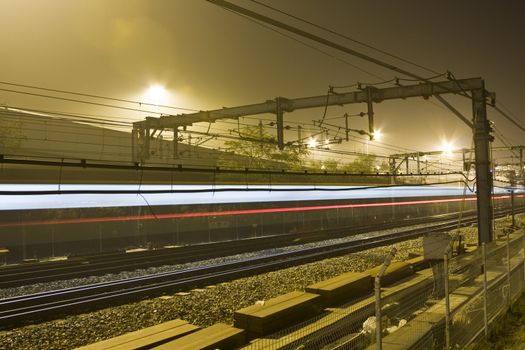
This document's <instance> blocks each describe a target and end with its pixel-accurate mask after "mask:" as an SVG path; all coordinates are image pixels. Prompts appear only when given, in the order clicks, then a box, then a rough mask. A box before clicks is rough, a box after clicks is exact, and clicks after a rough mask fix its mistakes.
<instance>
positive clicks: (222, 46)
mask: <svg viewBox="0 0 525 350" xmlns="http://www.w3.org/2000/svg"><path fill="white" fill-rule="evenodd" d="M260 1H261V2H264V3H266V4H268V5H271V6H273V7H276V8H279V9H281V10H283V11H286V12H289V13H292V14H294V15H296V16H299V17H301V18H304V19H307V20H309V21H312V22H314V23H316V24H319V25H322V26H325V27H329V28H331V29H333V30H335V31H337V32H340V33H342V34H344V35H347V36H350V37H352V38H354V39H356V40H360V41H362V42H365V43H367V44H369V45H373V46H375V47H377V48H380V49H382V50H385V51H388V52H391V53H393V54H396V55H399V56H401V57H403V58H406V59H408V60H410V61H413V62H416V63H418V64H420V65H423V66H425V67H429V68H431V69H433V70H435V71H437V72H445V71H447V70H450V71H452V72H453V73H454V74H455V76H456V77H457V78H471V77H483V78H484V79H485V80H486V87H487V89H488V90H490V91H495V92H496V93H497V98H498V100H499V101H500V102H502V103H503V104H504V106H506V107H508V108H509V109H510V111H512V112H513V113H514V115H515V116H516V117H517V118H518V119H519V120H520V121H521V123H523V124H525V117H523V114H522V113H521V109H522V102H523V94H522V90H523V87H524V86H525V74H524V73H525V68H524V67H523V62H525V45H524V41H523V34H525V22H524V21H523V15H524V13H525V2H523V1H521V0H513V1H485V0H481V1H466V0H462V1H458V0H448V1H445V0H442V1H421V0H405V1H386V0H384V1H344V0H332V1H322V0H304V1H299V0H279V1H276V0H260ZM232 2H234V3H236V4H239V5H241V6H244V7H247V8H250V9H253V10H255V11H257V12H259V13H263V14H266V15H271V16H272V17H275V18H277V19H280V20H285V21H287V22H288V23H290V24H292V25H295V26H299V27H301V28H302V29H306V30H308V31H311V32H313V33H316V34H322V35H323V36H325V37H327V38H329V39H331V40H336V41H337V42H339V43H342V44H344V45H346V46H348V47H350V48H352V49H355V50H358V51H361V52H364V53H367V54H370V55H372V56H374V57H376V58H380V59H384V60H387V61H388V62H389V63H392V64H394V65H398V66H399V67H402V68H405V69H407V70H410V71H412V72H414V73H417V74H420V75H423V76H425V77H429V76H432V75H433V74H432V73H430V72H427V71H424V70H421V69H420V68H417V67H413V66H409V65H407V64H405V63H402V62H399V61H396V60H394V59H392V58H390V57H387V56H385V55H382V54H379V53H377V52H374V51H372V50H370V49H368V48H363V47H361V46H359V45H357V44H355V43H352V42H349V41H345V40H344V39H340V38H337V37H334V36H332V35H330V34H325V33H322V32H321V31H319V30H318V29H315V28H312V27H308V26H307V25H305V24H303V23H300V22H297V21H295V20H292V19H290V18H286V17H284V16H283V15H280V14H277V13H274V12H271V11H270V10H268V9H267V8H264V7H261V6H259V5H257V4H255V3H253V2H251V1H248V0H235V1H232ZM300 40H302V41H305V42H307V39H300ZM0 43H1V44H2V49H1V54H0V80H1V81H4V82H14V83H20V84H27V85H35V86H41V87H48V88H55V89H63V90H70V91H77V92H83V93H90V94H97V95H104V96H112V97H118V98H126V99H133V100H141V99H143V92H144V90H145V89H146V88H147V87H148V86H149V85H151V84H161V85H163V86H165V87H166V88H167V89H168V90H169V92H170V96H171V97H170V99H169V100H168V101H166V103H168V104H170V105H174V106H179V107H187V108H192V109H197V110H204V109H215V108H220V107H222V106H236V105H243V104H251V103H259V102H263V101H265V100H267V99H273V98H275V97H277V96H284V97H288V98H294V97H304V96H313V95H323V94H326V92H327V88H328V86H329V85H349V84H354V83H356V82H357V81H359V82H363V83H375V82H379V81H382V80H388V79H391V78H393V77H394V76H395V75H396V74H395V73H394V72H390V71H386V70H385V69H382V68H380V67H377V66H374V65H372V64H369V63H366V62H363V61H362V60H360V59H358V58H354V57H350V56H348V55H345V54H343V53H340V52H335V51H334V50H331V49H328V48H325V47H322V46H320V45H319V44H315V43H312V42H308V44H309V45H313V46H315V47H316V48H319V49H321V50H323V51H325V53H321V52H319V51H316V50H313V49H311V48H309V47H306V46H305V45H303V44H301V43H299V42H297V41H294V40H292V39H289V38H287V37H284V36H282V35H280V34H278V33H276V32H274V31H271V30H268V29H266V28H263V27H261V26H260V25H258V24H256V23H254V22H252V21H250V20H247V19H245V18H242V17H240V16H238V15H235V14H233V13H231V12H228V11H225V10H223V9H221V8H219V7H217V6H215V5H212V4H210V3H208V2H207V1H204V0H111V1H108V0H74V1H71V0H0ZM334 56H335V57H337V58H338V59H337V58H334ZM340 60H345V61H347V62H348V63H350V64H345V63H343V62H341V61H340ZM354 66H358V67H359V69H357V68H355V67H354ZM362 70H366V71H368V72H371V73H372V74H369V73H366V72H363V71H362ZM0 87H1V88H9V87H7V86H5V85H2V86H0ZM449 101H451V102H453V103H454V105H455V106H456V107H457V108H459V109H460V110H461V111H462V112H463V113H464V114H465V115H467V116H468V117H469V118H470V117H471V110H470V102H469V101H468V100H465V99H464V98H459V97H452V98H449ZM0 103H2V104H7V105H11V106H17V107H33V108H42V109H48V110H60V111H65V110H67V111H75V112H87V113H99V114H105V115H110V116H112V117H114V118H131V119H134V120H140V119H141V118H142V117H143V116H145V115H142V114H139V115H137V114H133V113H131V112H126V111H120V110H107V109H105V110H104V111H102V110H97V109H96V108H94V107H89V106H85V105H78V104H67V103H63V102H59V101H53V100H46V99H41V98H36V97H29V96H22V95H16V94H12V93H7V92H2V91H0ZM360 111H365V106H364V105H351V106H345V107H333V108H330V109H329V110H328V113H327V116H328V117H335V116H340V115H342V114H343V113H344V112H348V113H358V112H360ZM177 112H181V111H175V110H172V111H171V113H177ZM322 113H323V110H322V108H321V109H312V110H308V111H302V112H295V113H292V114H287V115H286V116H285V120H289V121H292V120H293V121H297V120H301V121H305V123H310V122H311V121H312V120H317V119H320V118H321V116H322ZM489 118H490V119H492V120H494V121H495V123H496V126H497V127H498V129H499V130H500V131H501V132H502V133H503V134H504V135H505V136H506V137H507V138H508V141H509V142H511V143H512V144H523V143H524V142H523V132H521V131H519V130H518V129H517V128H516V127H514V126H513V125H512V124H510V123H509V122H508V121H506V120H505V119H504V118H503V117H501V116H500V115H498V114H497V113H496V112H495V111H494V110H492V109H489ZM339 123H340V124H341V125H343V124H342V121H339ZM354 123H355V125H352V126H353V127H355V128H366V124H365V122H364V120H361V119H356V120H355V122H354ZM376 124H377V126H378V127H379V128H380V129H381V130H382V132H383V134H384V135H385V138H384V142H387V143H390V144H395V145H398V146H402V147H407V148H411V149H418V150H435V149H437V148H439V145H440V143H441V141H443V140H445V139H446V140H450V141H451V142H452V143H453V144H454V145H455V146H457V147H469V146H470V142H471V134H470V131H469V130H468V128H467V127H466V126H464V125H463V124H462V122H461V121H459V120H458V119H457V118H456V117H455V116H454V115H452V113H450V112H448V111H447V110H445V109H444V108H443V107H442V106H441V105H439V103H438V102H437V101H436V100H433V99H431V100H430V101H425V100H423V99H419V98H418V99H411V100H406V101H395V102H383V103H381V104H379V105H377V106H376ZM496 145H500V143H496Z"/></svg>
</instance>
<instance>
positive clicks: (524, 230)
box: [521, 227, 525, 282]
mask: <svg viewBox="0 0 525 350" xmlns="http://www.w3.org/2000/svg"><path fill="white" fill-rule="evenodd" d="M522 231H523V232H522V233H521V235H522V236H521V239H522V241H523V282H525V227H524V228H523V229H522Z"/></svg>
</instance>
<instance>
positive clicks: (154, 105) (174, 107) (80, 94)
mask: <svg viewBox="0 0 525 350" xmlns="http://www.w3.org/2000/svg"><path fill="white" fill-rule="evenodd" d="M0 84H2V85H9V86H16V87H23V88H27V89H34V90H42V91H48V92H56V93H61V94H67V95H75V96H83V97H90V98H96V99H103V100H108V101H116V102H125V103H130V104H138V105H144V106H152V107H161V108H169V109H177V110H184V111H190V112H199V110H198V109H193V108H187V107H176V106H168V105H163V104H156V103H149V102H141V101H134V100H128V99H123V98H116V97H107V96H101V95H93V94H86V93H81V92H75V91H68V90H58V89H51V88H45V87H40V86H34V85H25V84H18V83H12V82H7V81H0Z"/></svg>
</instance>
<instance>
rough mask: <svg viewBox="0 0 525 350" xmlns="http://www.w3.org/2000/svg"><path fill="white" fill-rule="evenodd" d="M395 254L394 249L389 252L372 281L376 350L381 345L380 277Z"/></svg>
mask: <svg viewBox="0 0 525 350" xmlns="http://www.w3.org/2000/svg"><path fill="white" fill-rule="evenodd" d="M396 252H397V249H396V248H392V250H390V252H389V253H388V255H387V256H386V258H385V261H384V262H383V265H381V267H380V268H379V272H378V273H377V275H376V277H375V279H374V294H375V299H376V350H381V348H382V345H383V344H382V340H381V335H382V334H381V331H382V329H381V277H383V275H384V273H385V271H386V269H387V268H388V266H389V265H390V263H391V262H392V258H393V257H394V255H396Z"/></svg>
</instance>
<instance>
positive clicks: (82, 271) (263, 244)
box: [0, 213, 473, 289]
mask: <svg viewBox="0 0 525 350" xmlns="http://www.w3.org/2000/svg"><path fill="white" fill-rule="evenodd" d="M472 214H473V213H467V215H472ZM457 217H458V214H457V213H454V214H446V215H437V216H432V217H426V218H417V219H410V220H403V221H395V222H388V223H381V224H370V225H361V226H354V227H339V228H332V229H327V230H323V231H318V230H317V231H312V232H298V233H288V234H283V235H274V236H263V237H258V238H251V239H243V240H239V241H225V242H215V243H207V244H197V245H191V246H180V247H174V248H163V249H155V250H147V251H139V252H133V253H125V252H116V253H106V254H96V255H87V256H76V257H71V258H69V259H68V260H65V261H55V262H36V263H29V264H19V265H8V266H4V267H0V289H2V288H11V287H17V286H22V285H30V284H35V283H43V282H51V281H57V280H66V279H72V278H79V277H86V276H98V275H104V274H108V273H118V272H121V271H132V270H136V269H144V268H148V267H153V266H162V265H175V264H182V263H188V262H193V261H201V260H208V259H213V258H217V257H223V256H228V255H234V254H239V253H247V252H252V251H259V250H264V249H270V248H278V247H284V246H292V245H299V244H305V243H311V242H317V241H321V240H326V239H332V238H340V237H345V236H348V235H352V234H361V233H367V232H371V231H377V230H384V229H391V228H399V227H407V226H413V225H417V224H421V223H429V222H438V221H443V220H444V219H456V218H457Z"/></svg>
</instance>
